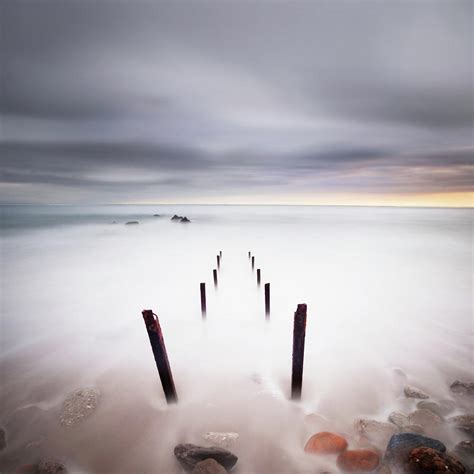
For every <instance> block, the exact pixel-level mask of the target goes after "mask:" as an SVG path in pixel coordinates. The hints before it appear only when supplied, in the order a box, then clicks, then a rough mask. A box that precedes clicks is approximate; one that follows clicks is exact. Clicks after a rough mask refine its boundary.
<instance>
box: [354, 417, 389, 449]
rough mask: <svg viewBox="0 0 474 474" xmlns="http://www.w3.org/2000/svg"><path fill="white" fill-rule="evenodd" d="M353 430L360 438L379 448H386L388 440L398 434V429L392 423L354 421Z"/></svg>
mask: <svg viewBox="0 0 474 474" xmlns="http://www.w3.org/2000/svg"><path fill="white" fill-rule="evenodd" d="M354 428H355V429H356V431H357V432H358V433H359V435H360V436H361V437H362V438H364V439H366V440H367V441H370V442H371V443H374V444H375V445H377V446H379V447H380V446H386V445H387V442H388V440H389V439H390V438H391V437H392V436H393V435H394V434H395V433H397V432H398V428H397V427H396V426H395V425H393V424H392V423H383V422H381V421H375V420H366V419H358V420H356V421H355V422H354Z"/></svg>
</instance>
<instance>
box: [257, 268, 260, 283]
mask: <svg viewBox="0 0 474 474" xmlns="http://www.w3.org/2000/svg"><path fill="white" fill-rule="evenodd" d="M257 285H258V286H260V268H257Z"/></svg>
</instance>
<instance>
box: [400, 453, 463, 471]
mask: <svg viewBox="0 0 474 474" xmlns="http://www.w3.org/2000/svg"><path fill="white" fill-rule="evenodd" d="M405 469H406V471H407V472H409V473H413V474H415V473H433V474H444V473H450V474H464V473H465V472H466V468H465V467H464V466H463V465H462V464H461V463H460V462H459V461H458V460H457V459H456V458H454V457H453V456H450V455H449V454H446V453H442V452H440V451H437V450H436V449H433V448H424V447H422V448H414V449H412V450H411V451H410V453H409V455H408V459H407V462H406V464H405Z"/></svg>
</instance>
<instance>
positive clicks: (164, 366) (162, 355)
mask: <svg viewBox="0 0 474 474" xmlns="http://www.w3.org/2000/svg"><path fill="white" fill-rule="evenodd" d="M142 315H143V320H144V321H145V326H146V330H147V332H148V337H149V338H150V344H151V348H152V350H153V355H154V356H155V362H156V367H157V369H158V373H159V374H160V379H161V385H163V391H164V392H165V397H166V401H167V402H168V403H174V402H177V401H178V395H177V394H176V388H175V386H174V381H173V375H172V374H171V369H170V363H169V361H168V355H167V353H166V347H165V341H164V339H163V333H162V332H161V327H160V322H159V321H158V316H156V315H155V314H154V313H153V311H152V310H151V309H145V310H143V311H142Z"/></svg>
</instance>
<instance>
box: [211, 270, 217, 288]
mask: <svg viewBox="0 0 474 474" xmlns="http://www.w3.org/2000/svg"><path fill="white" fill-rule="evenodd" d="M212 274H213V275H214V287H215V288H217V270H216V269H215V268H214V270H212Z"/></svg>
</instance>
